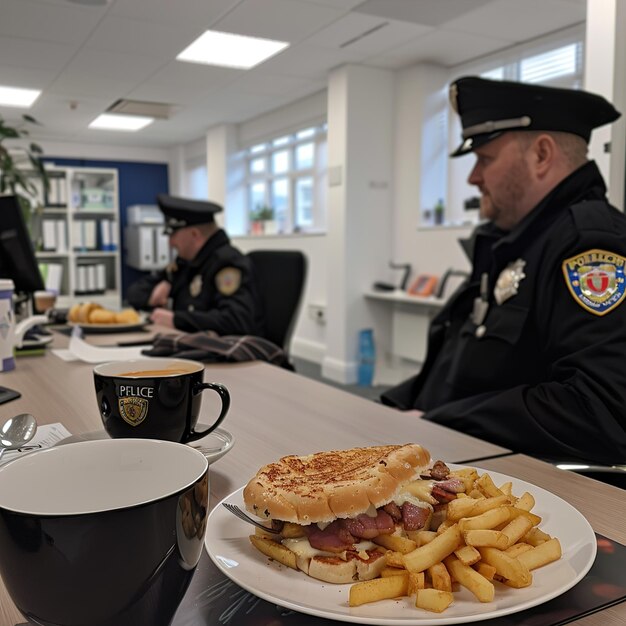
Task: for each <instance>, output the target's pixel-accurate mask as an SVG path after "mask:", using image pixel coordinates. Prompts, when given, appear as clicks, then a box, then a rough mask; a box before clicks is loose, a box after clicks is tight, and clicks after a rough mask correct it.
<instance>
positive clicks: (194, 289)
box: [189, 274, 202, 298]
mask: <svg viewBox="0 0 626 626" xmlns="http://www.w3.org/2000/svg"><path fill="white" fill-rule="evenodd" d="M201 292H202V276H201V275H200V274H196V275H195V276H194V277H193V279H192V280H191V283H189V293H190V294H191V297H192V298H197V297H198V296H199V295H200V293H201Z"/></svg>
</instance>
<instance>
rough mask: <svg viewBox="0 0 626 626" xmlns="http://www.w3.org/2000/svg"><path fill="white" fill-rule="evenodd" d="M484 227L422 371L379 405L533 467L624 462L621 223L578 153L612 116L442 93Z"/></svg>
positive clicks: (518, 95) (473, 91)
mask: <svg viewBox="0 0 626 626" xmlns="http://www.w3.org/2000/svg"><path fill="white" fill-rule="evenodd" d="M450 95H451V101H452V106H453V107H454V108H455V110H456V111H457V112H458V113H459V115H460V117H461V122H462V126H463V143H462V144H461V145H460V146H459V148H458V149H457V150H456V151H455V152H454V153H453V154H452V156H460V155H463V154H466V153H468V152H473V153H474V155H475V157H476V163H475V165H474V168H473V170H472V172H471V174H470V176H469V182H470V183H471V184H473V185H476V186H477V187H478V189H479V190H480V193H481V196H482V197H481V216H482V217H483V218H484V219H486V220H488V222H486V223H484V224H481V225H480V226H478V227H477V228H476V230H475V231H474V233H473V235H472V237H471V238H470V239H469V240H468V241H467V242H465V243H466V246H465V248H466V251H467V252H468V255H469V257H470V260H471V262H472V272H471V276H470V277H469V278H468V279H467V281H466V282H465V283H464V284H463V285H461V286H460V287H459V289H458V290H457V291H456V292H455V293H454V294H453V295H452V297H451V298H450V300H449V301H448V302H447V304H446V305H445V307H444V308H443V309H442V311H441V312H440V313H439V315H437V317H436V318H434V319H433V321H432V324H431V327H430V331H429V338H428V352H427V357H426V360H425V363H424V366H423V368H422V370H421V372H420V373H419V375H417V376H416V377H413V378H411V379H409V380H407V381H405V382H404V383H402V384H401V385H399V386H397V387H395V388H392V389H391V390H390V391H388V392H387V393H386V394H385V395H384V396H383V398H382V400H383V402H385V403H386V404H390V405H393V406H396V407H398V408H402V409H419V410H421V411H424V414H423V417H424V419H428V420H431V421H433V422H437V423H439V424H443V425H444V426H448V427H450V428H454V429H456V430H460V431H463V432H465V433H468V434H470V435H474V436H476V437H479V438H481V439H485V440H488V441H491V442H493V443H496V444H500V445H502V446H505V447H507V448H510V449H513V450H516V451H520V452H525V453H527V454H532V455H535V456H539V457H543V458H549V459H553V460H560V459H568V460H572V459H581V460H587V461H591V462H599V463H604V464H608V463H624V461H625V460H626V305H624V304H623V302H624V299H625V287H626V284H625V282H624V267H625V264H626V218H625V217H624V215H623V213H621V212H620V211H618V210H616V209H615V208H613V207H612V206H610V205H609V204H608V202H607V200H606V197H605V193H606V187H605V184H604V181H603V179H602V176H601V174H600V172H599V170H598V168H597V166H596V164H595V163H594V162H592V161H588V159H587V143H588V141H589V138H590V135H591V131H592V129H594V128H596V127H598V126H602V125H604V124H607V123H609V122H613V121H614V120H616V119H617V118H618V117H619V115H620V114H619V113H618V112H617V111H616V110H615V109H614V108H613V106H612V105H611V104H610V103H608V102H607V101H606V100H605V99H604V98H602V97H600V96H597V95H594V94H590V93H586V92H583V91H574V90H567V89H554V88H547V87H542V86H537V85H527V84H519V83H511V82H498V81H489V80H483V79H480V78H476V77H465V78H461V79H459V80H457V81H456V82H455V83H453V84H452V86H451V94H450Z"/></svg>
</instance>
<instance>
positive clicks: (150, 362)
mask: <svg viewBox="0 0 626 626" xmlns="http://www.w3.org/2000/svg"><path fill="white" fill-rule="evenodd" d="M93 372H94V382H95V385H96V399H97V401H98V408H99V409H100V416H101V418H102V423H103V424H104V428H105V430H106V431H107V433H108V434H109V435H110V436H111V437H113V438H114V439H115V438H118V437H139V438H144V439H164V440H167V441H176V442H178V443H187V442H190V441H196V440H198V439H201V438H202V437H204V436H206V435H208V434H209V433H210V432H212V431H213V430H215V429H216V428H217V427H218V426H219V425H220V424H221V423H222V421H223V419H224V418H225V417H226V413H228V409H229V407H230V394H229V393H228V389H226V387H224V385H220V384H219V383H205V382H203V378H204V365H203V364H202V363H198V362H197V361H189V360H186V359H168V358H147V359H136V360H130V361H116V362H111V363H103V364H101V365H98V366H96V367H95V368H94V371H93ZM205 389H211V390H213V391H215V392H216V393H217V394H218V396H219V397H220V401H221V409H220V412H219V415H218V416H217V419H215V421H214V422H213V423H212V424H211V425H210V426H209V427H207V428H205V429H204V430H201V431H197V430H196V429H195V428H196V423H197V422H198V415H199V414H200V405H201V403H202V392H203V391H204V390H205Z"/></svg>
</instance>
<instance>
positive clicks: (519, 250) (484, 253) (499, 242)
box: [459, 161, 606, 275]
mask: <svg viewBox="0 0 626 626" xmlns="http://www.w3.org/2000/svg"><path fill="white" fill-rule="evenodd" d="M605 194H606V185H605V184H604V180H603V179H602V175H601V174H600V170H599V169H598V166H597V165H596V163H595V162H594V161H589V162H587V163H585V164H584V165H582V166H581V167H579V168H578V169H577V170H576V171H574V172H572V173H571V174H570V175H569V176H568V177H567V178H565V179H563V180H562V181H561V182H560V183H559V184H558V185H557V186H556V187H555V188H554V189H553V190H552V191H550V193H549V194H548V195H547V196H545V197H544V198H543V200H541V201H540V202H539V204H538V205H537V206H536V207H535V208H534V209H533V210H532V211H531V212H530V213H529V214H528V215H527V216H526V217H525V218H524V219H523V220H522V221H521V222H520V223H519V224H518V225H517V226H516V227H515V228H514V229H513V230H512V231H510V232H505V231H503V230H500V229H499V228H498V227H497V226H495V225H494V224H493V223H491V222H486V223H484V224H480V225H479V226H477V227H476V228H475V229H474V231H473V232H472V234H471V236H470V237H469V238H468V239H461V240H459V243H460V244H461V247H462V248H463V250H464V252H465V254H466V255H467V257H468V259H469V260H470V261H471V263H472V266H473V268H474V274H476V275H480V273H481V272H483V271H487V269H486V268H487V267H488V266H489V265H491V263H490V262H488V258H490V257H491V255H493V256H495V258H496V262H497V264H498V265H501V263H502V262H508V261H510V260H511V259H512V258H513V257H517V256H520V255H521V254H523V252H524V250H525V248H526V246H527V245H528V242H529V241H532V240H533V239H534V238H536V237H537V235H538V233H541V232H542V231H543V230H544V229H545V228H546V227H547V226H548V224H549V223H550V222H552V221H553V220H555V219H556V218H557V217H558V216H559V215H560V214H561V213H562V212H563V211H566V210H568V208H569V207H570V206H571V205H572V204H575V203H576V202H578V201H580V200H582V199H583V198H585V199H595V198H604V197H605Z"/></svg>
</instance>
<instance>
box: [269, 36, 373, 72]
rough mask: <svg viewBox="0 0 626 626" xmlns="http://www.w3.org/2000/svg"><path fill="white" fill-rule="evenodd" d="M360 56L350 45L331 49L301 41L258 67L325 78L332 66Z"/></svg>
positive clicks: (355, 59)
mask: <svg viewBox="0 0 626 626" xmlns="http://www.w3.org/2000/svg"><path fill="white" fill-rule="evenodd" d="M362 56H363V55H362V54H360V53H359V52H358V51H356V50H351V49H350V47H348V48H343V49H340V50H333V49H331V48H323V47H321V46H312V45H309V44H307V43H303V44H300V45H298V46H295V47H294V48H289V49H288V50H285V52H283V53H282V54H279V55H278V56H275V57H274V58H272V59H270V60H269V61H267V62H266V63H264V64H263V65H262V66H260V67H261V68H262V71H263V72H269V73H273V74H285V75H287V76H302V77H305V78H312V79H315V80H325V79H326V78H327V76H328V72H329V71H330V70H331V69H333V68H334V67H337V66H339V65H343V64H345V63H356V62H358V61H360V60H361V58H362Z"/></svg>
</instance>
